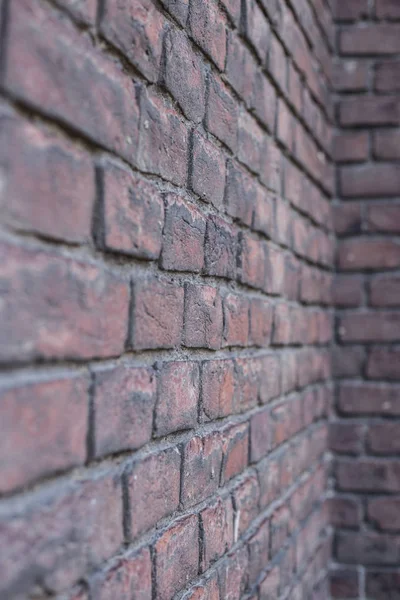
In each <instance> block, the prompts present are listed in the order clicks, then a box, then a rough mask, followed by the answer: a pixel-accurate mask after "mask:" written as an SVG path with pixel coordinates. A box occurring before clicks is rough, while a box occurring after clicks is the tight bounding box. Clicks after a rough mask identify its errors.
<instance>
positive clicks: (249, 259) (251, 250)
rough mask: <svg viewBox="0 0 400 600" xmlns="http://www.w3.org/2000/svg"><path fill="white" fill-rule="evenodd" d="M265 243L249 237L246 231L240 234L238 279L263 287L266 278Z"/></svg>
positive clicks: (252, 285) (253, 285)
mask: <svg viewBox="0 0 400 600" xmlns="http://www.w3.org/2000/svg"><path fill="white" fill-rule="evenodd" d="M266 256H267V245H266V243H265V242H264V241H260V240H257V239H255V238H253V237H251V235H250V234H248V233H247V232H246V233H244V234H243V235H242V236H241V244H240V271H239V279H240V281H241V282H242V283H247V284H248V285H250V286H251V287H254V288H258V289H261V290H263V289H265V287H266V278H267V272H266V271H267V264H266Z"/></svg>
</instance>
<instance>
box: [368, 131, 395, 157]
mask: <svg viewBox="0 0 400 600" xmlns="http://www.w3.org/2000/svg"><path fill="white" fill-rule="evenodd" d="M373 150H374V156H375V158H377V159H384V160H399V159H400V130H399V129H388V130H386V129H382V130H381V131H380V130H378V131H376V132H374V134H373Z"/></svg>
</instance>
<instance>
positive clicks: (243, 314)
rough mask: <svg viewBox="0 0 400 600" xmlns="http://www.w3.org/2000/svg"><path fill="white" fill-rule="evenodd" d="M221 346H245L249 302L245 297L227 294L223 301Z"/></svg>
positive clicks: (247, 330)
mask: <svg viewBox="0 0 400 600" xmlns="http://www.w3.org/2000/svg"><path fill="white" fill-rule="evenodd" d="M223 312H224V331H223V344H222V345H223V346H247V342H248V335H249V302H248V300H247V298H246V297H244V296H239V295H238V294H233V293H229V294H227V295H226V296H225V297H224V300H223Z"/></svg>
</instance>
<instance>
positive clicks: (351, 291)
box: [332, 275, 364, 306]
mask: <svg viewBox="0 0 400 600" xmlns="http://www.w3.org/2000/svg"><path fill="white" fill-rule="evenodd" d="M363 286H364V281H363V279H362V277H357V276H355V275H337V276H336V277H335V278H334V280H333V284H332V293H333V301H334V303H335V305H336V306H360V305H361V304H362V299H363V294H364V293H363Z"/></svg>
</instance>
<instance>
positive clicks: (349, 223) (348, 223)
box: [333, 201, 362, 235]
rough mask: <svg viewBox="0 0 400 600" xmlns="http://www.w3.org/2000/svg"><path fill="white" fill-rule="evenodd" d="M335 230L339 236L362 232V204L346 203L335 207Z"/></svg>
mask: <svg viewBox="0 0 400 600" xmlns="http://www.w3.org/2000/svg"><path fill="white" fill-rule="evenodd" d="M333 209H334V210H333V221H334V228H335V231H336V233H337V234H338V235H345V234H356V233H360V232H361V227H362V217H361V205H360V202H350V201H349V202H346V203H345V204H338V205H336V206H334V207H333Z"/></svg>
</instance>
